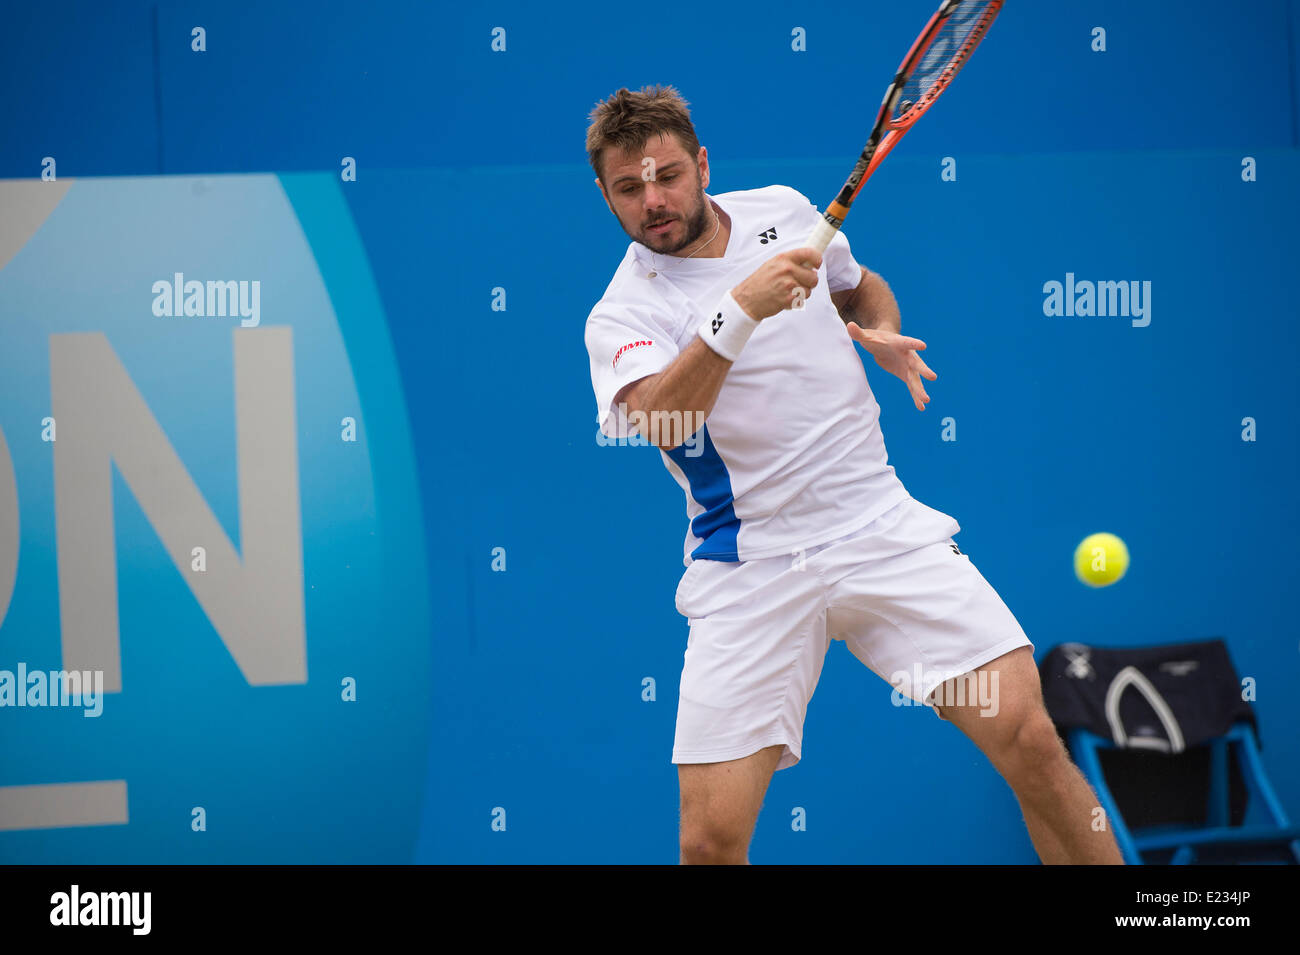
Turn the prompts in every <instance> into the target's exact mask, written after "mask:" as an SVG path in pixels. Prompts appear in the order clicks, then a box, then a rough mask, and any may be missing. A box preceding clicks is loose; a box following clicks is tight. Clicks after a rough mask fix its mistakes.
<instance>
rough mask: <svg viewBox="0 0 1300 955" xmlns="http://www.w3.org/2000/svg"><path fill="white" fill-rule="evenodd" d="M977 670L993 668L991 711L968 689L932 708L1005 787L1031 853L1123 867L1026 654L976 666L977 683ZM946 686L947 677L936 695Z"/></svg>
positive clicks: (1055, 860)
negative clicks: (958, 699)
mask: <svg viewBox="0 0 1300 955" xmlns="http://www.w3.org/2000/svg"><path fill="white" fill-rule="evenodd" d="M980 671H989V674H990V675H991V674H992V673H994V672H996V673H997V683H996V684H994V683H993V682H992V680H991V678H989V677H985V678H984V679H985V680H986V683H985V684H984V685H985V686H986V687H988V688H992V687H993V686H995V685H996V687H997V692H996V695H995V698H994V700H995V704H996V712H994V710H995V707H994V706H989V707H988V708H987V709H985V708H984V707H983V706H981V704H980V702H979V700H978V699H974V700H972V699H971V694H970V693H969V692H968V693H967V695H966V700H965V704H964V705H961V706H955V705H943V706H941V707H940V710H941V711H942V713H943V716H944V718H945V719H947V720H949V721H950V722H951V723H952V724H953V725H954V726H956V727H957V728H958V729H960V730H961V731H962V732H963V733H965V734H966V735H967V736H968V737H970V739H971V741H972V742H974V743H975V745H976V746H978V747H979V748H980V750H982V751H983V753H984V755H985V756H987V757H988V758H989V761H990V762H991V763H992V764H993V766H994V768H995V769H997V771H998V772H999V773H1001V774H1002V778H1003V779H1005V780H1006V781H1007V783H1008V784H1009V785H1010V786H1011V789H1012V790H1013V791H1014V792H1015V794H1016V799H1017V800H1018V801H1019V803H1020V808H1021V811H1022V812H1024V814H1025V825H1026V827H1027V828H1028V830H1029V837H1030V839H1032V840H1033V843H1034V849H1035V850H1036V851H1037V852H1038V856H1039V858H1040V859H1042V861H1043V862H1044V864H1061V863H1071V864H1076V865H1079V864H1087V865H1123V864H1124V860H1123V857H1122V856H1121V855H1120V851H1119V846H1118V844H1117V843H1116V842H1115V836H1114V835H1113V834H1112V833H1111V831H1110V825H1109V820H1104V822H1105V827H1104V828H1097V825H1098V819H1099V818H1102V817H1101V815H1100V812H1099V807H1100V803H1099V801H1098V799H1097V796H1096V794H1095V793H1094V792H1093V791H1092V788H1091V787H1090V786H1089V785H1088V782H1087V780H1086V779H1084V777H1083V774H1082V773H1081V772H1080V771H1079V769H1078V767H1076V766H1075V765H1074V763H1072V762H1071V761H1070V756H1069V753H1067V752H1066V750H1065V746H1064V745H1063V744H1062V743H1061V739H1060V737H1059V736H1057V734H1056V728H1055V727H1054V726H1053V725H1052V721H1051V718H1050V717H1049V716H1048V715H1047V709H1046V708H1045V707H1044V706H1043V693H1042V684H1041V682H1040V678H1039V675H1038V668H1037V667H1036V666H1035V665H1034V655H1033V653H1032V651H1030V649H1029V648H1028V647H1019V648H1017V649H1015V650H1012V651H1011V652H1010V653H1006V654H1003V655H1002V656H1000V657H998V658H997V659H996V660H993V661H991V662H989V663H986V664H985V665H984V666H982V667H980V668H979V670H976V671H975V673H976V674H977V676H976V679H977V680H979V679H980V678H979V677H978V674H979V672H980ZM953 683H954V681H952V680H950V681H948V684H945V687H944V688H942V689H941V691H940V692H945V691H946V690H947V688H948V686H949V685H952V684H953ZM969 685H970V684H969V683H968V684H967V686H968V687H969ZM977 685H978V684H977ZM946 698H947V699H949V700H951V699H952V697H951V696H947V697H946ZM943 699H944V698H943V697H941V698H940V702H942V700H943ZM984 713H993V715H981V714H984Z"/></svg>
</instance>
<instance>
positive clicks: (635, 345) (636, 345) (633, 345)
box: [614, 341, 654, 371]
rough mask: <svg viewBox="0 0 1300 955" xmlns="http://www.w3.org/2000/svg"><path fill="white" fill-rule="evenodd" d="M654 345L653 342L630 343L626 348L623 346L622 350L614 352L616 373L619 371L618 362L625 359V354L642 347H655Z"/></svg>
mask: <svg viewBox="0 0 1300 955" xmlns="http://www.w3.org/2000/svg"><path fill="white" fill-rule="evenodd" d="M653 344H654V342H651V341H640V342H628V343H627V344H626V345H624V346H623V347H622V348H620V349H619V350H618V351H616V352H614V370H615V371H617V370H618V360H619V359H620V358H622V357H623V354H624V353H625V352H629V351H631V350H632V349H633V348H640V347H641V346H642V345H653Z"/></svg>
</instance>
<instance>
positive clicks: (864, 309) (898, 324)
mask: <svg viewBox="0 0 1300 955" xmlns="http://www.w3.org/2000/svg"><path fill="white" fill-rule="evenodd" d="M839 311H840V318H841V319H843V320H844V324H846V325H847V324H848V323H849V322H856V323H857V324H858V325H859V326H861V327H862V328H879V329H883V330H886V331H891V332H894V333H895V334H898V332H899V330H900V329H901V328H902V324H903V319H902V315H901V314H900V313H899V310H898V300H897V299H895V298H894V293H893V291H891V290H890V288H889V284H888V283H887V282H886V281H885V280H884V279H882V278H881V277H880V276H879V275H876V274H875V273H874V272H871V273H868V274H865V275H864V276H863V278H862V281H861V282H860V283H859V284H858V287H857V288H856V289H854V291H853V295H852V296H850V297H849V299H848V300H847V301H846V302H844V303H843V304H842V305H840V307H839Z"/></svg>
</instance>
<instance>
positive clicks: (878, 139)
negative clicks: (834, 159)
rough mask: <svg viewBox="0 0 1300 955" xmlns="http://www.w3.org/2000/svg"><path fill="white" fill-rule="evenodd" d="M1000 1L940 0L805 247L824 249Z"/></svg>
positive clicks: (969, 49) (972, 49)
mask: <svg viewBox="0 0 1300 955" xmlns="http://www.w3.org/2000/svg"><path fill="white" fill-rule="evenodd" d="M1002 3H1003V0H944V2H943V4H942V5H941V6H940V7H939V9H938V11H936V12H935V14H934V16H932V17H931V18H930V22H929V23H927V24H926V25H925V29H924V30H922V31H921V35H920V36H918V37H917V38H916V42H915V43H913V44H912V48H911V49H910V50H908V51H907V56H905V57H904V58H903V63H902V65H901V66H900V67H899V68H898V73H897V74H896V75H895V76H894V81H893V82H892V83H891V84H889V88H888V89H887V90H885V98H884V99H883V100H881V101H880V112H879V113H878V114H877V115H876V125H875V126H873V127H872V129H871V138H870V139H868V140H867V145H866V147H865V148H864V149H863V150H862V155H861V156H859V157H858V163H857V165H856V166H854V167H853V172H852V173H851V174H850V175H849V178H848V180H847V181H846V182H845V183H844V188H843V189H841V190H840V194H839V195H838V196H836V197H835V201H834V202H832V203H831V204H830V207H829V208H827V210H826V212H825V214H824V215H823V217H822V221H821V222H819V223H817V227H816V228H814V229H813V232H812V235H811V236H810V237H809V239H808V242H807V243H806V244H807V245H809V246H812V247H813V248H814V249H816V250H817V251H818V252H825V251H826V246H828V245H830V243H831V239H833V238H835V233H836V232H838V231H839V229H840V226H842V225H843V224H844V219H845V217H846V216H847V215H848V214H849V208H850V207H851V206H852V205H853V200H854V199H856V198H857V196H858V193H859V192H861V191H862V187H863V185H865V184H866V181H867V179H868V178H869V177H870V176H871V174H872V173H873V172H875V171H876V167H877V166H879V165H880V163H881V162H882V161H883V160H884V158H885V157H886V156H888V155H889V151H890V150H891V149H893V148H894V147H895V146H897V145H898V141H899V140H900V139H902V138H903V134H904V133H906V132H907V131H908V130H909V129H911V128H912V126H913V124H915V123H916V121H917V120H918V119H920V118H921V117H922V116H923V115H924V114H925V111H926V110H928V109H929V108H930V107H931V106H932V105H933V104H934V101H935V100H936V99H938V98H939V94H940V93H942V92H943V91H944V90H946V89H947V88H948V86H949V84H951V83H952V81H953V77H955V76H956V75H957V72H958V71H959V70H960V69H961V68H962V67H963V66H965V65H966V61H967V60H969V59H970V55H971V54H972V53H974V52H975V47H977V46H979V42H980V40H982V39H984V34H986V33H987V32H988V29H989V27H990V26H991V25H992V23H993V19H994V17H996V16H997V15H998V11H999V10H1001V9H1002Z"/></svg>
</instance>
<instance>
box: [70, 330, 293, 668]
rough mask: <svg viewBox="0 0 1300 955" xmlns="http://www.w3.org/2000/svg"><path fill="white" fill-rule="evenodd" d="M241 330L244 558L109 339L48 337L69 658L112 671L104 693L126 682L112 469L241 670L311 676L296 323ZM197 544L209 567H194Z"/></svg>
mask: <svg viewBox="0 0 1300 955" xmlns="http://www.w3.org/2000/svg"><path fill="white" fill-rule="evenodd" d="M232 334H233V336H234V367H235V431H236V442H237V453H238V456H239V472H238V474H239V477H238V480H239V539H240V542H241V543H242V545H243V555H242V558H241V555H240V554H237V553H236V552H235V548H234V545H233V544H232V543H231V542H230V538H229V537H227V536H226V533H225V531H223V530H222V529H221V525H220V524H219V523H218V521H217V519H216V517H215V516H214V515H213V513H212V509H211V508H209V507H208V504H207V502H206V501H205V500H204V499H203V495H202V494H200V493H199V489H198V487H197V486H196V485H195V483H194V480H193V478H191V477H190V475H189V472H188V471H187V470H186V469H185V465H184V464H182V463H181V460H180V458H179V457H177V456H176V451H175V449H173V448H172V445H171V442H170V441H168V440H167V436H166V435H165V434H164V433H163V430H162V428H161V427H160V426H159V424H158V420H157V419H156V418H155V417H154V416H153V413H152V412H150V410H149V407H148V405H146V404H145V402H144V399H143V398H142V397H141V395H140V392H139V390H138V389H137V388H136V387H135V383H134V382H133V381H132V380H131V376H130V375H129V374H127V371H126V369H125V368H124V367H123V366H122V362H121V361H120V360H119V359H118V357H117V353H116V352H114V351H113V348H112V346H110V345H109V343H108V339H107V338H105V337H104V335H103V334H101V333H99V332H84V333H77V334H69V335H51V336H50V391H51V402H52V407H53V414H54V418H55V420H56V421H58V422H59V440H58V441H57V442H55V445H54V509H55V521H56V527H57V531H56V538H57V546H58V566H59V617H60V621H61V630H62V635H63V666H64V668H66V669H79V670H103V671H104V689H105V690H106V691H109V692H118V691H120V690H121V688H122V672H121V649H120V645H119V635H118V613H117V558H116V545H115V543H114V532H113V481H112V477H113V471H112V467H113V464H116V465H117V468H118V470H119V471H120V472H121V474H122V477H123V479H124V480H125V481H126V484H127V486H128V487H130V489H131V493H132V494H134V495H135V498H136V500H137V501H138V502H139V504H140V507H141V509H142V510H143V511H144V513H145V515H146V516H147V517H148V518H149V522H150V523H151V524H152V525H153V528H154V530H155V532H156V533H157V534H158V537H159V539H160V540H161V541H162V543H163V546H164V547H165V548H166V550H167V553H168V554H169V555H171V559H172V563H174V564H175V565H176V568H177V570H178V571H179V572H180V574H181V577H182V578H183V579H184V580H185V582H186V583H187V584H188V585H189V587H190V590H191V591H192V592H193V593H194V596H195V598H196V599H197V600H198V603H199V606H201V607H202V608H203V611H204V613H206V614H207V616H208V619H209V620H210V621H211V622H212V626H213V628H214V629H215V630H216V632H217V635H218V636H220V638H221V640H222V642H223V643H224V644H225V645H226V649H227V650H229V651H230V655H231V656H232V657H234V659H235V663H236V665H237V666H238V667H239V669H240V672H242V673H243V675H244V679H246V680H247V681H248V682H249V684H251V685H253V686H266V685H270V684H283V683H305V682H306V681H307V636H306V626H305V623H304V610H303V593H302V527H301V523H300V520H299V503H298V431H297V421H296V415H295V410H294V387H293V337H292V329H290V328H282V327H275V328H256V329H254V328H248V329H234V330H232ZM65 429H66V430H65ZM196 545H202V546H203V547H205V548H206V550H207V571H206V573H202V574H194V573H190V572H189V567H190V552H191V550H192V549H193V548H194V547H195V546H196Z"/></svg>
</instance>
